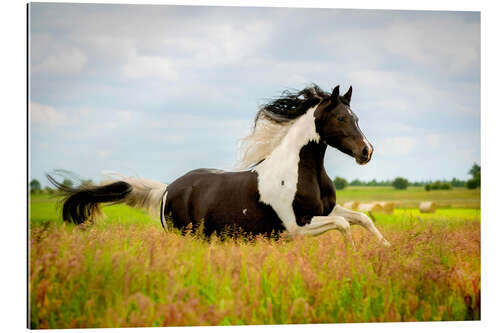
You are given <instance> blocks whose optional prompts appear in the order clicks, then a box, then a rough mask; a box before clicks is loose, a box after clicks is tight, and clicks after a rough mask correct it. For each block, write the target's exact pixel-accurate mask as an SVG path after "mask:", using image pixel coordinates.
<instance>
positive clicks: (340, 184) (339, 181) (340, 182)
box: [333, 177, 348, 190]
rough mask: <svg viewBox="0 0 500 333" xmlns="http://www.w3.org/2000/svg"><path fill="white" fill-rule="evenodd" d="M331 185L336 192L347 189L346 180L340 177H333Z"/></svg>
mask: <svg viewBox="0 0 500 333" xmlns="http://www.w3.org/2000/svg"><path fill="white" fill-rule="evenodd" d="M333 183H334V184H335V188H336V189H337V190H343V189H345V188H346V187H347V184H348V183H347V180H346V179H344V178H342V177H335V179H334V180H333Z"/></svg>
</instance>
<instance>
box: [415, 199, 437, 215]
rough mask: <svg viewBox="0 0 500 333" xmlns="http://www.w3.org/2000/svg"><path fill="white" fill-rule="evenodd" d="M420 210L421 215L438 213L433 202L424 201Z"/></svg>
mask: <svg viewBox="0 0 500 333" xmlns="http://www.w3.org/2000/svg"><path fill="white" fill-rule="evenodd" d="M418 208H419V209H420V212H421V213H434V212H435V211H436V204H435V203H434V202H432V201H422V202H421V203H420V206H419V207H418Z"/></svg>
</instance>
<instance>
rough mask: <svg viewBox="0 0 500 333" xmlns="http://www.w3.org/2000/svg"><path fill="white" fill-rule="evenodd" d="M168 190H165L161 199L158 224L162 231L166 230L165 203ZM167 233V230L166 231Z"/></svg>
mask: <svg viewBox="0 0 500 333" xmlns="http://www.w3.org/2000/svg"><path fill="white" fill-rule="evenodd" d="M167 194H168V190H165V193H163V197H162V198H161V208H160V222H161V226H162V227H163V229H165V230H167V225H166V224H165V218H164V216H165V202H167ZM167 231H168V230H167Z"/></svg>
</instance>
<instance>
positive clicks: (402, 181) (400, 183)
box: [392, 177, 408, 190]
mask: <svg viewBox="0 0 500 333" xmlns="http://www.w3.org/2000/svg"><path fill="white" fill-rule="evenodd" d="M392 186H394V188H395V189H397V190H405V189H406V188H407V187H408V179H406V178H403V177H397V178H395V179H394V181H393V182H392Z"/></svg>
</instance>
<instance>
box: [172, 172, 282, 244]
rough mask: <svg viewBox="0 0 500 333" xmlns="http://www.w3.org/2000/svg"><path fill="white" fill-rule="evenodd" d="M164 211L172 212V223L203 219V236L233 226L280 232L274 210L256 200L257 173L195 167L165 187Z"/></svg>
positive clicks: (251, 231)
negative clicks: (166, 193) (166, 192)
mask: <svg viewBox="0 0 500 333" xmlns="http://www.w3.org/2000/svg"><path fill="white" fill-rule="evenodd" d="M167 190H168V196H167V205H166V207H165V212H164V213H165V214H169V213H172V218H173V222H174V226H176V227H178V228H182V227H185V226H187V225H188V224H189V223H190V222H192V223H193V224H197V223H201V222H202V221H203V227H204V231H205V233H206V234H207V235H209V234H211V233H212V232H214V231H222V230H224V229H225V228H228V227H229V228H231V227H237V228H238V229H241V230H242V231H244V232H247V233H251V234H260V233H270V232H272V231H278V232H279V231H283V230H284V227H283V225H282V223H281V221H280V220H279V218H278V217H277V215H276V213H275V212H274V210H273V209H272V208H271V207H270V206H267V205H265V204H263V203H261V202H259V198H260V195H259V192H258V189H257V174H256V173H255V172H252V171H239V172H227V171H223V170H219V169H196V170H192V171H190V172H188V173H186V174H185V175H184V176H182V177H180V178H178V179H177V180H175V181H174V182H173V183H171V184H170V185H169V186H168V189H167Z"/></svg>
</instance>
